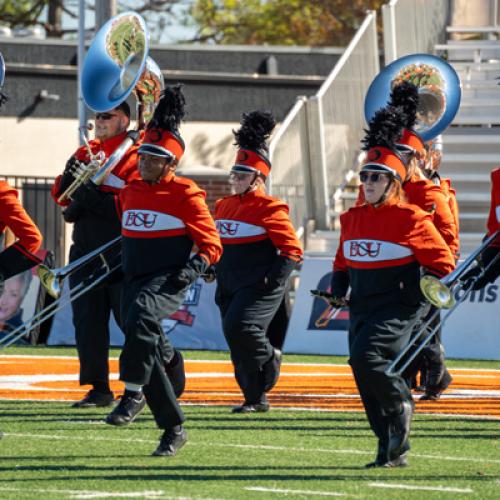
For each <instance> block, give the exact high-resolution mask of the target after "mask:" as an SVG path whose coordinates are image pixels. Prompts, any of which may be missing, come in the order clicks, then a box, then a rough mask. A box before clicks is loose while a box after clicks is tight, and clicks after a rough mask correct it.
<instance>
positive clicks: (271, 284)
mask: <svg viewBox="0 0 500 500" xmlns="http://www.w3.org/2000/svg"><path fill="white" fill-rule="evenodd" d="M296 267H297V262H296V261H295V260H292V259H289V258H288V257H284V256H282V255H278V256H277V257H276V259H274V262H273V266H272V267H271V270H270V271H269V272H268V273H267V275H266V276H265V277H264V287H265V288H267V289H269V290H272V289H273V288H277V287H279V286H285V283H286V280H287V279H288V277H289V276H290V274H291V273H292V271H293V270H294V269H295V268H296Z"/></svg>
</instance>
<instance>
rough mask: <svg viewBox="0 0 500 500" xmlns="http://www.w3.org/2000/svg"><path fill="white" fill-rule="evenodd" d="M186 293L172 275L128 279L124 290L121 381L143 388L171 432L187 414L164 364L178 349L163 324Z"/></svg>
mask: <svg viewBox="0 0 500 500" xmlns="http://www.w3.org/2000/svg"><path fill="white" fill-rule="evenodd" d="M185 292H186V289H182V290H178V289H177V288H175V287H173V286H172V285H170V284H169V282H168V275H166V274H165V273H161V274H159V275H153V276H144V277H126V278H125V280H124V283H123V287H122V306H123V307H122V329H123V332H124V333H125V344H124V346H123V350H122V353H121V355H120V380H122V381H124V382H130V383H133V384H140V385H142V386H143V391H144V395H145V397H146V401H147V403H148V406H149V408H150V409H151V412H152V413H153V416H154V418H155V421H156V424H157V425H158V427H160V428H161V429H169V428H171V427H173V426H175V425H179V424H181V423H182V422H183V421H184V414H183V412H182V410H181V408H180V406H179V403H178V402H177V399H176V397H175V393H174V389H173V388H172V384H171V382H170V380H169V378H168V377H167V375H166V373H165V368H164V360H165V359H168V358H172V356H173V353H174V349H173V347H172V345H171V344H170V341H169V340H168V339H166V338H165V335H164V333H163V329H162V326H161V320H162V319H163V318H166V317H167V316H169V315H170V314H172V313H174V312H175V311H177V309H178V308H179V306H180V305H181V304H182V302H183V300H184V295H185Z"/></svg>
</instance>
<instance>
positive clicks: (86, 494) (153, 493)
mask: <svg viewBox="0 0 500 500" xmlns="http://www.w3.org/2000/svg"><path fill="white" fill-rule="evenodd" d="M1 491H5V492H20V493H21V494H26V493H40V494H43V493H55V494H59V495H65V496H68V497H69V498H72V499H73V498H74V499H90V498H165V499H172V500H193V499H194V498H200V499H201V498H203V500H211V499H209V498H208V497H186V496H172V495H167V494H166V493H165V491H163V490H145V491H130V492H126V493H124V492H120V491H91V490H58V489H38V488H37V489H30V488H10V487H3V486H0V492H1Z"/></svg>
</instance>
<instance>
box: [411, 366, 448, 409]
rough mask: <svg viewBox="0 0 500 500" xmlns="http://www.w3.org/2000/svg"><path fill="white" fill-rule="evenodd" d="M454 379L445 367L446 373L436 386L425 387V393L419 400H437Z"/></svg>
mask: <svg viewBox="0 0 500 500" xmlns="http://www.w3.org/2000/svg"><path fill="white" fill-rule="evenodd" d="M452 381H453V377H452V376H451V375H450V372H449V371H448V370H447V369H446V368H445V371H444V374H443V376H442V378H441V380H440V381H439V383H438V384H437V385H436V386H431V385H429V386H427V387H426V389H425V394H424V395H423V396H422V397H421V398H420V399H419V401H437V400H438V399H439V398H440V397H441V394H443V392H444V391H446V389H448V386H449V385H450V384H451V382H452Z"/></svg>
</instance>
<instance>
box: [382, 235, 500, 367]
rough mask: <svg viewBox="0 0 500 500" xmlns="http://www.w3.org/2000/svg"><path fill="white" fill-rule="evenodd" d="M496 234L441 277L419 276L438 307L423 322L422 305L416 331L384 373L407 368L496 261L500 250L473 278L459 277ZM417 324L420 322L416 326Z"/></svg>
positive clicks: (415, 322) (424, 292)
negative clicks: (446, 310)
mask: <svg viewBox="0 0 500 500" xmlns="http://www.w3.org/2000/svg"><path fill="white" fill-rule="evenodd" d="M499 234H500V231H496V232H495V233H493V234H492V235H491V236H490V237H489V238H487V239H486V240H485V241H484V242H483V243H482V244H481V245H480V246H479V247H478V248H477V249H476V250H474V252H472V253H471V254H470V255H469V257H468V258H467V259H465V260H464V261H463V263H462V264H460V266H458V267H457V268H456V269H455V270H454V271H452V272H451V273H450V274H448V275H447V276H445V277H444V278H442V279H438V278H435V277H433V276H424V277H422V279H421V280H420V288H421V290H422V293H423V294H424V296H425V297H426V299H427V300H428V301H429V302H430V303H431V304H433V305H434V306H436V307H437V310H436V311H435V312H434V314H432V315H431V316H430V318H428V319H427V320H426V321H425V322H423V324H421V323H422V321H423V318H424V317H425V315H426V314H427V311H428V308H425V314H420V315H418V317H417V318H416V319H415V321H414V322H413V323H412V325H411V328H412V330H413V329H414V330H415V331H416V332H415V333H414V334H413V335H412V338H411V339H410V342H409V343H408V344H407V345H406V347H404V348H403V349H402V350H401V351H400V352H399V353H398V355H397V356H396V358H395V359H394V360H393V361H392V362H391V363H390V365H389V366H388V367H387V368H386V369H385V373H386V375H401V374H402V373H403V372H404V371H405V370H406V369H407V368H408V366H410V364H411V363H412V362H413V360H414V359H415V358H416V357H417V356H418V355H419V354H420V352H421V351H422V349H423V348H424V347H425V346H426V345H427V344H428V343H429V342H430V341H431V339H432V337H434V335H435V334H436V333H437V332H438V330H439V328H441V327H442V325H444V323H445V322H446V321H447V320H448V318H449V317H450V316H451V315H452V314H453V312H454V311H455V309H457V307H458V306H459V305H460V304H462V303H463V302H464V301H465V300H466V299H467V297H468V296H469V294H470V293H471V291H472V289H473V287H474V284H475V283H476V281H478V280H479V279H480V278H481V277H482V276H484V274H485V273H486V272H487V271H488V270H489V269H490V268H491V267H492V266H493V265H495V264H496V262H497V260H498V259H499V258H500V253H499V254H498V255H496V256H495V258H494V259H492V260H491V261H490V262H489V264H488V265H487V266H486V267H484V268H483V269H482V270H481V272H480V274H478V275H477V276H476V277H475V278H472V279H471V281H470V283H464V282H463V281H462V278H463V276H464V275H465V273H466V272H467V271H468V270H469V269H470V267H471V264H473V263H474V261H475V260H476V259H478V258H479V257H480V255H481V254H482V253H483V252H484V251H485V250H486V248H488V246H489V245H490V244H491V243H492V242H493V241H495V239H496V238H497V236H498V235H499ZM459 292H462V294H461V296H460V298H459V299H458V300H456V299H455V295H458V294H459ZM441 309H448V312H447V313H446V314H445V315H444V316H443V318H441V321H440V322H439V323H438V324H436V326H435V327H434V328H432V329H430V330H429V327H430V326H431V325H432V324H433V323H434V321H435V320H436V319H437V318H438V317H439V316H440V314H441ZM420 324H421V326H419V325H420ZM417 327H418V329H417ZM412 350H413V351H412ZM410 351H412V353H411V354H410V355H408V353H409V352H410ZM403 358H405V360H404V362H402V360H403ZM401 362H402V363H401ZM400 363H401V364H400ZM398 365H399V366H398Z"/></svg>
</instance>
